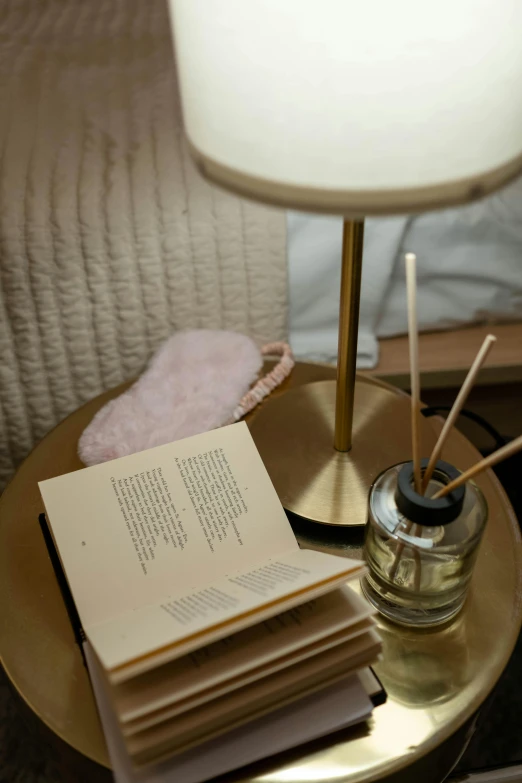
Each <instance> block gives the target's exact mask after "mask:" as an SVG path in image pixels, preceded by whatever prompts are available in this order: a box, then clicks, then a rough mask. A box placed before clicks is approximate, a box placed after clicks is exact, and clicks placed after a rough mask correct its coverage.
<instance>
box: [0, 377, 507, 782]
mask: <svg viewBox="0 0 522 783" xmlns="http://www.w3.org/2000/svg"><path fill="white" fill-rule="evenodd" d="M334 376H335V370H334V369H332V368H330V367H325V366H321V365H312V364H298V365H297V366H296V368H295V371H294V372H293V374H292V377H291V378H290V379H289V380H288V381H287V382H286V384H285V387H284V388H288V387H290V386H296V385H300V384H302V383H308V382H313V381H321V380H328V379H331V378H333V377H334ZM362 381H363V382H364V383H367V384H370V385H372V384H376V383H378V382H377V381H373V380H372V379H368V378H366V379H362ZM123 388H124V387H119V388H117V389H114V390H112V391H111V392H108V393H106V394H103V395H101V396H100V397H98V398H96V399H95V400H92V401H91V402H89V403H88V404H87V405H85V406H83V407H82V408H80V409H79V410H77V411H76V412H75V413H73V414H72V415H71V416H69V417H68V418H67V419H66V420H65V421H63V422H62V423H61V424H60V425H58V427H56V429H54V430H53V431H52V432H51V433H50V434H49V435H48V436H47V437H46V438H44V440H43V441H42V442H41V443H40V444H39V445H38V446H37V447H36V448H35V450H34V451H33V452H32V454H31V455H30V456H29V457H28V458H27V460H26V461H25V462H24V464H23V465H22V466H21V468H20V469H19V471H18V473H17V474H16V476H15V478H14V479H13V481H12V482H11V484H10V485H9V487H8V488H7V489H6V491H5V492H4V494H3V496H2V498H1V499H0V656H1V660H2V663H3V666H4V668H5V671H6V672H7V675H8V677H9V679H10V681H11V683H12V685H13V686H14V688H15V689H16V690H17V691H18V693H19V695H20V696H21V698H22V699H23V701H24V702H25V704H26V706H27V707H28V708H29V709H28V710H27V712H28V713H29V714H31V713H32V714H33V715H36V716H37V717H38V718H39V721H37V723H38V724H39V725H40V726H41V727H42V729H43V730H45V726H46V727H47V728H48V729H50V730H51V731H50V732H49V736H52V735H57V736H58V737H60V738H61V739H62V740H63V741H64V743H61V745H62V746H63V752H64V754H65V755H67V754H68V755H69V756H70V757H71V758H72V757H74V759H75V761H76V762H79V761H80V760H81V763H79V764H78V767H77V768H78V770H80V769H82V765H83V768H84V769H85V768H88V771H87V772H85V774H83V773H82V774H80V772H78V773H77V774H76V777H75V778H71V779H75V781H79V780H80V779H84V780H88V781H95V780H100V781H102V780H109V779H110V775H109V773H108V772H107V771H106V770H104V769H103V767H104V766H107V765H108V758H107V752H106V748H105V743H104V740H103V736H102V733H101V729H100V725H99V722H98V717H97V713H96V708H95V704H94V700H93V697H92V694H91V690H90V684H89V680H88V676H87V672H86V670H85V669H84V666H83V662H82V658H81V656H80V653H79V650H78V648H77V647H76V645H75V642H74V637H73V633H72V630H71V627H70V624H69V620H68V616H67V613H66V610H65V607H64V605H63V602H62V599H61V595H60V592H59V589H58V586H57V583H56V580H55V577H54V572H53V570H52V567H51V563H50V561H49V557H48V554H47V550H46V548H45V544H44V541H43V538H42V535H41V532H40V528H39V525H38V514H39V513H40V512H41V511H42V510H43V507H42V502H41V500H40V495H39V492H38V487H37V482H38V481H39V480H42V479H46V478H50V477H51V476H56V475H59V474H61V473H66V472H68V471H71V470H76V469H78V468H81V467H82V465H81V463H80V461H79V460H78V457H77V456H76V444H77V440H78V437H79V435H80V433H81V432H82V430H83V429H84V428H85V426H86V425H87V423H88V422H89V421H90V419H91V418H92V416H93V415H94V413H95V412H96V411H97V410H98V409H99V408H100V407H101V406H102V405H103V404H104V403H105V402H107V401H108V400H109V399H110V398H112V397H114V396H116V395H117V394H119V393H121V391H122V390H123ZM396 394H398V395H399V394H402V393H401V392H399V391H398V390H397V391H396ZM429 426H430V427H433V428H434V432H433V436H434V437H435V435H436V429H437V428H438V427H439V426H440V424H439V423H438V422H435V421H433V420H430V421H429ZM445 458H446V459H448V460H449V461H451V462H454V463H455V464H456V465H457V466H458V467H459V468H461V469H462V468H466V467H468V466H469V465H470V464H472V463H473V462H474V461H476V459H477V452H476V451H475V449H474V448H473V446H472V445H471V444H470V443H469V442H468V441H467V440H466V439H465V438H464V437H463V436H462V435H460V434H459V433H458V432H454V433H453V435H452V436H451V438H450V441H449V443H448V447H447V449H446V451H445ZM478 483H479V484H480V486H481V489H482V490H483V492H484V494H485V496H486V498H487V501H488V504H489V509H490V517H489V522H488V526H487V532H486V534H485V538H484V541H483V544H482V547H481V551H480V555H479V560H478V562H477V567H476V571H475V574H474V578H473V583H472V587H471V590H470V595H469V598H468V600H467V602H466V605H465V607H464V610H463V611H462V612H461V614H460V615H459V617H458V618H457V619H456V620H455V621H454V622H453V623H452V624H450V625H449V626H446V627H443V628H441V629H439V630H432V631H419V630H411V629H410V630H409V629H406V628H401V627H399V626H394V625H392V624H390V623H387V622H386V621H384V620H383V621H381V622H380V630H381V634H382V637H383V641H384V655H383V660H382V662H381V663H380V664H379V665H378V667H377V672H378V674H379V676H380V678H381V680H382V682H383V684H384V686H385V688H386V690H387V692H388V701H387V703H386V704H385V705H383V706H381V707H379V708H377V709H376V710H375V712H374V716H373V718H372V720H371V721H370V722H369V724H368V725H367V726H364V727H359V728H357V729H355V730H351V731H346V732H342V733H341V734H339V735H334V736H332V737H329V738H327V739H325V740H322V741H320V742H317V743H314V744H312V745H311V746H307V747H306V749H303V748H301V749H297V750H295V751H292V752H290V753H288V754H284V755H282V756H279V757H277V758H275V759H271V760H268V761H265V762H263V763H262V764H259V765H256V766H254V767H252V768H249V769H248V770H247V771H246V772H245V773H239V778H240V779H241V780H249V781H253V780H255V781H264V783H304V782H305V781H306V782H307V783H309V781H328V782H329V783H330V782H333V781H336V782H338V783H367V782H368V783H369V781H377V780H379V781H382V780H387V781H397V782H398V781H401V783H406V781H410V780H411V781H413V780H415V781H418V780H421V779H422V780H423V783H440V781H441V780H442V779H443V778H444V776H445V775H446V773H447V772H448V771H449V770H450V769H451V766H452V763H453V762H454V761H455V760H456V758H457V756H458V753H459V750H460V749H462V747H463V743H464V741H465V736H464V735H465V732H466V730H467V728H468V727H469V725H470V722H471V721H472V719H473V716H474V715H475V714H476V711H477V710H478V708H479V707H480V705H481V703H482V702H483V701H484V699H485V698H486V696H487V695H488V693H489V692H490V691H491V689H492V688H493V686H494V685H495V683H496V681H497V679H498V678H499V676H500V674H501V673H502V670H503V669H504V666H505V665H506V663H507V660H508V658H509V656H510V654H511V651H512V649H513V647H514V644H515V641H516V638H517V635H518V633H519V629H520V624H521V619H522V568H521V565H522V546H521V540H520V535H519V528H518V524H517V521H516V519H515V518H514V515H513V512H512V510H511V507H510V505H509V502H508V500H507V498H506V496H505V494H504V492H503V490H502V488H501V486H500V485H499V483H498V481H497V480H496V478H495V476H494V475H493V474H492V473H491V472H488V473H487V474H484V475H483V476H482V477H481V478H480V480H479V482H478ZM294 522H295V530H296V535H297V537H298V539H299V540H300V542H301V544H303V545H304V546H313V547H316V548H321V549H323V550H326V551H334V552H337V553H338V554H348V555H350V554H354V553H355V554H358V551H357V549H358V547H359V546H360V535H361V533H360V531H357V530H355V531H353V530H349V529H344V528H339V529H337V528H336V529H335V530H332V528H324V527H321V526H317V525H313V524H311V523H306V522H303V521H302V520H299V519H296V520H294ZM85 757H87V758H85ZM89 759H90V762H89V761H88V760H89ZM93 762H94V763H93ZM234 777H235V778H237V775H236V776H234Z"/></svg>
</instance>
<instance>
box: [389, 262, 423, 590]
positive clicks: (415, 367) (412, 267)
mask: <svg viewBox="0 0 522 783" xmlns="http://www.w3.org/2000/svg"><path fill="white" fill-rule="evenodd" d="M405 261H406V295H407V302H408V343H409V348H410V386H411V450H412V457H413V480H414V483H415V491H416V492H418V493H419V494H420V493H421V487H422V482H421V466H420V437H419V417H420V374H419V335H418V329H417V269H416V265H417V256H416V255H415V253H406V258H405ZM411 529H412V523H411V522H410V524H409V525H408V527H407V529H406V531H405V532H406V534H407V535H409V534H410V531H411ZM413 529H414V531H416V534H417V535H422V529H421V528H420V527H419V526H418V525H415V527H414V528H413ZM403 551H404V542H403V541H399V543H398V544H397V549H396V551H395V556H394V558H393V563H392V564H391V568H390V579H391V580H392V582H393V580H394V579H395V577H396V575H397V569H398V568H399V563H400V560H401V557H402V553H403ZM414 559H415V585H416V589H418V588H417V585H420V557H419V555H418V552H414Z"/></svg>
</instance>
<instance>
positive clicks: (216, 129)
mask: <svg viewBox="0 0 522 783" xmlns="http://www.w3.org/2000/svg"><path fill="white" fill-rule="evenodd" d="M170 5H171V12H172V20H173V30H174V39H175V49H176V56H177V60H178V71H179V79H180V86H181V94H182V104H183V112H184V121H185V128H186V133H187V137H188V139H189V143H190V145H191V148H192V152H193V154H194V157H195V159H196V161H197V163H198V165H199V167H200V169H201V170H202V172H203V173H204V175H205V176H207V177H208V178H210V179H212V180H214V181H215V182H217V183H219V184H221V185H223V186H224V187H226V188H229V189H231V190H234V191H236V192H239V193H242V194H244V195H246V196H249V197H251V198H254V199H256V200H261V201H266V202H270V203H274V204H279V205H282V206H287V207H294V208H298V209H305V210H312V211H323V212H331V213H342V214H344V215H350V216H363V215H375V214H383V213H393V212H411V211H419V210H425V209H429V208H432V207H439V206H445V205H449V204H455V203H459V202H464V201H468V200H470V199H472V198H475V197H477V196H480V195H482V194H485V193H488V192H490V191H492V190H495V189H496V188H498V187H500V186H501V185H503V184H504V183H506V182H508V181H509V180H510V179H512V178H513V177H514V176H516V175H517V174H518V173H519V172H520V171H521V170H522V0H495V2H493V0H437V2H433V1H432V0H430V1H429V2H428V1H426V0H170Z"/></svg>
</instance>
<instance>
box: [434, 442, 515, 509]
mask: <svg viewBox="0 0 522 783" xmlns="http://www.w3.org/2000/svg"><path fill="white" fill-rule="evenodd" d="M521 450H522V435H519V436H518V438H515V440H512V441H511V443H507V444H506V445H505V446H502V448H501V449H498V450H497V451H494V452H493V454H490V455H489V457H485V458H484V459H481V460H480V462H477V463H476V464H475V465H473V466H472V467H471V468H469V469H468V470H465V471H464V473H461V474H460V476H459V477H458V478H456V479H454V480H453V481H450V483H449V484H446V486H445V487H442V489H439V491H438V492H437V493H436V494H435V495H433V499H434V500H436V499H437V498H443V497H444V496H445V495H449V493H450V492H453V490H454V489H458V487H460V486H462V484H465V483H466V481H469V480H470V479H472V478H473V477H474V476H477V475H478V474H479V473H482V472H483V471H484V470H487V468H492V467H493V465H498V463H499V462H502V460H505V459H507V458H508V457H512V456H513V454H516V453H517V452H518V451H521Z"/></svg>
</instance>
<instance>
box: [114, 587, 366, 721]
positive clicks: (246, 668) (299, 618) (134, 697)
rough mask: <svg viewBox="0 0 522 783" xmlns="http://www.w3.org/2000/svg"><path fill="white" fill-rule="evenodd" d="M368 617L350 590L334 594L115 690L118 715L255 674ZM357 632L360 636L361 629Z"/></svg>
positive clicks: (130, 715)
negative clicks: (275, 661)
mask: <svg viewBox="0 0 522 783" xmlns="http://www.w3.org/2000/svg"><path fill="white" fill-rule="evenodd" d="M370 613H371V608H370V607H369V605H368V604H367V602H365V601H363V600H362V599H361V598H360V597H359V596H358V595H356V593H354V591H353V590H351V589H349V588H347V587H343V588H339V589H338V590H334V591H332V592H330V593H327V594H326V595H324V596H321V597H320V598H316V599H314V600H312V601H307V602H306V603H304V604H301V605H299V606H296V607H295V608H294V609H290V610H289V611H287V612H284V613H282V614H278V615H276V616H275V617H272V618H269V619H268V620H265V621H264V622H260V623H256V625H254V626H253V627H251V628H248V629H246V630H244V631H240V632H239V633H236V634H232V635H231V636H227V637H226V638H225V639H221V640H220V641H218V642H214V643H213V644H211V645H207V646H206V647H201V648H199V649H197V650H195V651H194V652H193V653H191V654H190V655H186V656H183V657H182V658H180V659H178V660H175V661H172V662H170V663H168V664H166V665H164V666H159V667H157V668H155V669H153V670H152V671H150V672H147V673H146V674H144V675H142V676H141V677H135V678H134V679H133V680H131V681H130V682H129V683H123V684H121V685H117V686H115V687H114V691H113V694H114V699H115V703H116V705H117V712H118V715H119V716H120V719H121V720H122V721H124V722H128V721H134V720H136V719H137V718H140V717H143V716H145V715H147V714H149V713H150V712H152V711H156V710H159V709H162V708H164V707H166V706H168V705H171V704H174V703H179V702H182V701H184V700H186V699H187V698H189V697H190V696H193V695H194V694H197V693H200V692H202V691H208V690H209V689H215V688H216V686H218V685H220V684H221V683H225V685H226V684H227V683H230V682H231V681H232V680H233V679H234V680H237V678H238V677H239V676H241V675H243V674H245V673H247V672H251V671H254V673H255V674H256V676H258V674H257V673H258V672H259V667H261V666H263V665H265V664H269V663H271V662H272V661H274V660H276V659H277V660H280V659H282V658H284V657H285V656H288V655H289V654H291V653H293V652H294V651H296V650H299V649H302V648H304V647H306V646H307V645H310V644H312V643H314V642H317V641H320V640H321V639H325V638H327V637H332V636H333V635H334V634H336V633H338V632H339V631H342V630H345V629H347V628H350V629H352V628H353V627H354V626H358V625H359V626H361V620H363V619H364V618H368V616H369V615H370ZM367 623H370V620H369V619H368V620H367ZM361 628H362V630H361V631H360V632H361V633H362V631H363V630H365V629H366V625H365V624H362V626H361Z"/></svg>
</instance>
